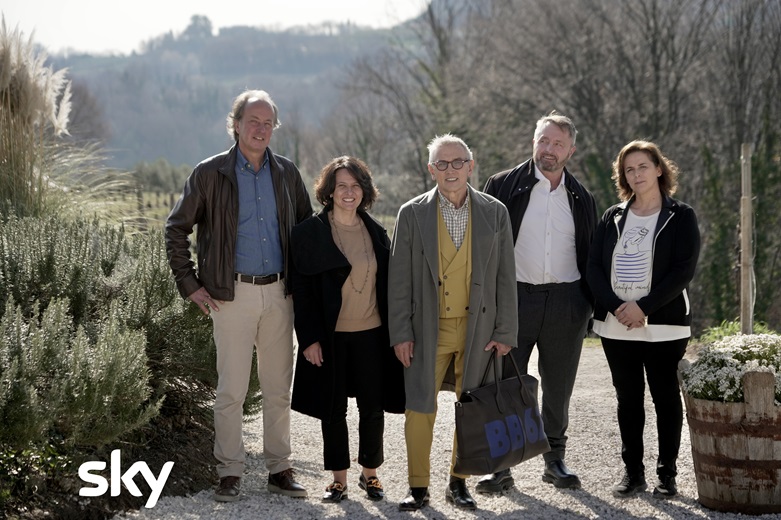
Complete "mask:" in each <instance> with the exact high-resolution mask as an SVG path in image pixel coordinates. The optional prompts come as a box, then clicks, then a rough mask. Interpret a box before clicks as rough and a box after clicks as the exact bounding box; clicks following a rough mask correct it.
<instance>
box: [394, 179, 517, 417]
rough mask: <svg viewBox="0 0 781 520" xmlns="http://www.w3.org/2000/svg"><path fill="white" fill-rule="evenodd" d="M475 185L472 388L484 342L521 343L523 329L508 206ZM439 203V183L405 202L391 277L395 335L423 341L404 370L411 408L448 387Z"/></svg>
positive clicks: (468, 353)
mask: <svg viewBox="0 0 781 520" xmlns="http://www.w3.org/2000/svg"><path fill="white" fill-rule="evenodd" d="M468 190H469V197H470V199H469V204H470V205H471V215H470V218H471V219H472V285H471V288H470V295H469V317H468V319H467V323H468V325H467V339H466V347H465V349H466V350H465V355H464V380H463V389H464V390H470V389H473V388H477V387H478V386H480V379H481V378H482V375H483V372H484V370H485V367H486V364H487V363H488V360H489V357H488V356H490V355H491V354H490V352H486V351H485V350H484V349H485V347H486V345H487V344H488V343H489V342H490V341H491V340H495V341H498V342H500V343H503V344H505V345H512V346H516V342H517V335H518V304H517V300H518V295H517V292H516V284H515V256H514V252H513V239H512V231H511V228H510V218H509V215H508V213H507V209H506V208H505V207H504V205H503V204H502V203H501V202H499V201H498V200H497V199H495V198H493V197H492V196H490V195H487V194H485V193H482V192H479V191H476V190H474V189H473V188H472V187H471V186H468ZM437 207H438V201H437V188H434V189H433V190H431V191H429V192H427V193H424V194H422V195H419V196H417V197H415V198H414V199H412V200H410V201H408V202H407V203H405V204H404V205H403V206H402V207H401V208H400V209H399V214H398V216H397V218H396V228H395V230H394V233H393V243H392V245H391V258H390V267H389V279H388V325H389V329H390V343H391V345H396V344H398V343H403V342H405V341H414V342H415V344H414V347H413V357H412V362H411V365H410V367H409V368H407V369H405V370H404V386H405V389H406V394H407V402H406V408H407V409H408V410H413V411H415V412H420V413H433V412H434V411H435V410H436V399H437V393H438V391H439V390H440V389H439V388H434V386H435V382H434V380H435V364H436V361H435V360H436V351H437V336H438V329H439V324H438V320H439V317H438V316H439V247H438V237H437V222H438V216H437ZM462 247H463V246H462ZM491 380H492V379H491ZM443 387H444V385H443Z"/></svg>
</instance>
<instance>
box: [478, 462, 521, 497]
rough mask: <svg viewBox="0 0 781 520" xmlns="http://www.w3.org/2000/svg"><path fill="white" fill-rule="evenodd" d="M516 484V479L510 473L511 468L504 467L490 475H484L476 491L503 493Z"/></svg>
mask: <svg viewBox="0 0 781 520" xmlns="http://www.w3.org/2000/svg"><path fill="white" fill-rule="evenodd" d="M514 485H515V480H513V476H512V475H511V474H510V470H509V468H508V469H503V470H502V471H497V472H496V473H492V474H490V475H484V476H483V477H482V478H480V480H479V481H478V482H477V486H475V491H477V492H478V493H501V492H502V491H505V490H507V489H510V488H511V487H513V486H514Z"/></svg>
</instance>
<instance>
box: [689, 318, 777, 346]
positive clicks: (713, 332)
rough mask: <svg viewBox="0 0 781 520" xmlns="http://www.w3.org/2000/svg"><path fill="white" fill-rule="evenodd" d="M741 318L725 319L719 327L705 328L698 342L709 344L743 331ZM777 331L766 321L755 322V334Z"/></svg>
mask: <svg viewBox="0 0 781 520" xmlns="http://www.w3.org/2000/svg"><path fill="white" fill-rule="evenodd" d="M741 330H742V329H741V324H740V320H732V321H727V320H724V321H722V322H721V324H720V325H719V326H717V327H710V328H708V329H705V332H703V333H702V335H701V336H700V337H699V339H698V340H697V342H698V343H702V344H707V343H714V342H716V341H718V340H720V339H722V338H726V337H727V336H735V335H736V334H740V333H741ZM775 333H776V332H775V331H774V330H772V329H770V328H769V327H768V326H767V325H766V324H765V323H761V322H758V321H755V322H754V334H775Z"/></svg>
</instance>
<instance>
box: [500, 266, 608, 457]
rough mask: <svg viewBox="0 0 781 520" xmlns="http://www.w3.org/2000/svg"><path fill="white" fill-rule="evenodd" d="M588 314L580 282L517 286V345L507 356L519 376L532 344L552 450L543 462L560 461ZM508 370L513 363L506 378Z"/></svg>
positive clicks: (530, 351)
mask: <svg viewBox="0 0 781 520" xmlns="http://www.w3.org/2000/svg"><path fill="white" fill-rule="evenodd" d="M592 311H593V309H592V307H591V303H590V302H589V301H588V299H587V298H586V295H585V294H584V293H583V290H582V289H581V282H580V281H578V282H572V283H552V284H543V285H532V284H528V283H523V282H518V346H517V348H514V349H512V351H511V352H512V356H513V357H514V358H515V361H516V362H517V363H518V368H519V369H520V370H521V373H527V372H528V368H529V358H530V357H531V354H532V350H533V349H534V345H537V351H538V370H539V374H540V386H541V388H542V410H541V412H542V422H543V425H544V427H545V434H546V435H547V437H548V443H549V444H550V447H551V451H550V452H548V453H546V454H545V455H543V457H544V459H545V462H550V461H553V460H560V459H564V455H565V449H566V445H567V435H566V432H567V427H568V426H569V401H570V397H571V396H572V389H573V387H574V386H575V376H576V375H577V372H578V363H579V362H580V352H581V349H582V347H583V339H584V338H585V336H586V328H587V326H588V320H589V318H590V317H591V314H592ZM512 371H513V369H512V364H510V363H505V364H504V375H505V377H509V376H510V375H511V373H512Z"/></svg>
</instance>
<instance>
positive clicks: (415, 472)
mask: <svg viewBox="0 0 781 520" xmlns="http://www.w3.org/2000/svg"><path fill="white" fill-rule="evenodd" d="M466 324H467V319H466V318H440V319H439V338H438V344H437V365H436V372H435V376H434V377H435V379H436V380H435V382H434V383H435V384H436V387H435V388H437V389H439V388H440V387H441V386H442V381H443V380H444V379H445V373H446V372H447V368H448V365H450V362H451V360H452V361H453V363H454V367H455V375H456V395H457V396H459V395H461V384H462V382H463V376H464V350H465V344H466ZM435 406H436V404H435ZM436 418H437V412H436V410H435V411H434V413H418V412H413V411H412V410H407V411H406V412H405V421H404V438H405V440H406V442H407V471H408V476H409V485H410V487H428V486H429V481H430V476H431V444H432V442H433V439H434V421H435V420H436ZM455 463H456V436H455V433H454V434H453V453H452V456H451V460H450V474H451V475H452V476H455V477H461V478H466V477H467V476H468V475H459V474H456V473H454V472H453V467H454V466H455Z"/></svg>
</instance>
